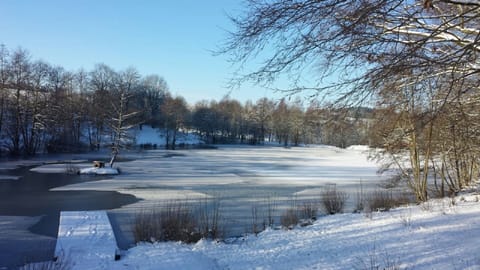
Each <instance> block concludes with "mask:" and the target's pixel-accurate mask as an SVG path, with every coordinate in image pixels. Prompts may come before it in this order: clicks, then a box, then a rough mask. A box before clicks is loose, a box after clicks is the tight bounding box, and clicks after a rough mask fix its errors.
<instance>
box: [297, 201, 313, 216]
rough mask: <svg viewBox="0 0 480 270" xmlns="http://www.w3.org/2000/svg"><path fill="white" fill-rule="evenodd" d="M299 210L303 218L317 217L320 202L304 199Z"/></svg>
mask: <svg viewBox="0 0 480 270" xmlns="http://www.w3.org/2000/svg"><path fill="white" fill-rule="evenodd" d="M298 210H299V212H300V218H301V219H310V220H316V219H317V212H318V204H317V203H316V202H314V201H304V202H303V203H302V205H300V206H299V209H298Z"/></svg>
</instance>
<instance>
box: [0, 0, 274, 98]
mask: <svg viewBox="0 0 480 270" xmlns="http://www.w3.org/2000/svg"><path fill="white" fill-rule="evenodd" d="M242 8H243V7H242V6H241V1H240V0H207V1H199V0H175V1H168V0H0V29H1V34H0V43H3V44H5V45H6V47H7V48H9V49H11V50H13V49H16V48H17V47H22V48H24V49H27V50H28V51H29V52H30V53H31V55H32V57H33V59H43V60H45V61H47V62H49V63H50V64H52V65H58V66H62V67H64V68H66V69H67V70H72V71H75V70H78V69H80V68H84V69H86V70H92V68H93V66H94V65H95V64H97V63H105V64H107V65H109V66H111V67H112V68H114V69H115V70H122V69H125V68H127V67H129V66H133V67H135V68H137V69H138V71H139V72H140V73H141V74H142V75H149V74H158V75H160V76H162V77H164V78H165V80H166V81H167V83H168V84H169V87H170V91H171V92H172V93H173V94H178V95H181V96H183V97H185V98H186V100H187V101H188V102H189V103H191V104H193V103H195V102H197V101H199V100H202V99H207V100H210V99H216V100H220V99H221V98H222V97H223V96H225V95H226V94H227V93H229V91H230V89H228V88H227V87H226V86H227V82H228V80H229V78H231V76H232V73H233V72H234V71H235V68H234V67H232V66H231V64H230V63H228V62H227V61H226V59H227V57H226V56H213V55H212V52H211V51H212V50H215V49H216V48H218V46H219V45H220V44H221V43H222V42H223V41H224V40H225V38H226V30H232V24H231V23H230V21H229V19H228V17H227V14H230V15H235V14H238V13H239V12H240V11H241V10H242ZM230 96H231V97H232V98H235V99H238V100H240V101H242V102H244V101H246V100H247V99H251V100H257V99H259V98H261V97H264V96H268V97H279V96H280V95H279V94H274V93H272V92H271V91H270V90H266V89H263V88H260V87H254V86H251V85H243V86H241V87H240V88H239V89H234V90H233V91H232V92H231V94H230Z"/></svg>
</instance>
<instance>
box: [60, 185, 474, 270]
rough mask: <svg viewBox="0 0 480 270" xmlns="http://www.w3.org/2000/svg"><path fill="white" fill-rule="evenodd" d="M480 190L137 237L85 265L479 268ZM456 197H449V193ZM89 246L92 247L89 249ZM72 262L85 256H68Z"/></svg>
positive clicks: (77, 264)
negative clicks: (364, 210)
mask: <svg viewBox="0 0 480 270" xmlns="http://www.w3.org/2000/svg"><path fill="white" fill-rule="evenodd" d="M479 197H480V194H479V193H474V194H467V195H464V196H460V197H457V198H456V199H443V200H433V201H430V202H428V203H426V204H424V205H420V206H418V205H415V206H406V207H401V208H398V209H394V210H392V211H390V212H378V213H372V214H371V215H365V214H339V215H333V216H324V217H321V218H319V219H318V220H317V221H316V222H315V223H314V224H313V225H312V226H308V227H303V228H295V229H293V230H288V231H286V230H267V231H265V232H262V233H260V234H259V235H258V236H255V235H248V236H245V237H242V238H238V239H230V240H229V241H227V242H226V243H223V242H216V241H210V240H208V241H207V240H202V241H200V242H199V243H197V244H193V245H187V244H181V243H174V242H168V243H155V244H148V243H144V244H139V245H138V246H136V247H133V248H131V249H129V250H128V251H126V253H125V255H124V256H123V257H122V258H121V259H120V260H119V261H112V260H110V261H102V262H101V263H100V262H99V263H97V264H95V263H92V262H88V266H89V267H91V266H92V265H96V266H97V267H96V268H89V269H152V270H153V269H157V270H158V269H231V270H235V269H272V270H274V269H275V270H278V269H436V270H442V269H445V270H447V269H448V270H450V269H469V270H474V269H480V252H479V251H480V249H479V245H478V243H479V242H478V237H479V236H480V202H479ZM453 200H455V201H453ZM90 252H95V249H93V250H90ZM69 263H70V265H73V267H72V269H85V266H86V264H85V263H86V262H84V261H79V260H75V258H69Z"/></svg>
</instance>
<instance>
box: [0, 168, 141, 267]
mask: <svg viewBox="0 0 480 270" xmlns="http://www.w3.org/2000/svg"><path fill="white" fill-rule="evenodd" d="M29 169H30V168H25V167H24V168H20V169H16V170H8V171H0V174H2V175H17V176H21V177H20V178H19V179H18V180H1V179H0V230H1V231H0V269H16V267H18V266H21V265H23V264H25V263H26V262H36V261H45V260H50V259H52V258H53V252H54V250H55V243H56V242H55V237H56V236H57V232H58V222H59V213H60V211H75V210H77V211H82V210H103V209H114V208H119V207H122V206H123V205H126V204H130V203H134V202H137V201H138V199H137V198H135V197H134V196H132V195H125V194H120V193H118V192H110V191H49V189H51V188H54V187H59V186H64V185H68V184H74V183H79V182H87V181H98V180H102V179H105V177H102V178H99V177H98V176H85V175H82V176H80V175H67V174H45V173H35V172H31V171H29ZM6 216H18V217H20V216H30V217H37V216H40V217H41V219H40V220H39V222H37V223H36V224H34V225H33V226H31V227H29V228H28V230H29V231H30V232H32V233H34V235H30V236H29V237H28V239H26V238H21V237H18V236H19V235H28V234H26V232H25V230H26V229H25V228H22V226H20V224H19V226H15V224H13V225H12V224H10V225H9V226H1V225H2V224H7V223H8V222H11V220H12V219H10V218H7V217H6ZM13 220H17V219H13ZM37 235H38V237H37Z"/></svg>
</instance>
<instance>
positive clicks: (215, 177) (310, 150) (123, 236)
mask: <svg viewBox="0 0 480 270" xmlns="http://www.w3.org/2000/svg"><path fill="white" fill-rule="evenodd" d="M365 150H366V149H365V148H362V147H357V148H351V149H339V148H336V147H330V146H312V147H292V148H283V147H277V146H265V147H254V146H220V147H219V148H218V149H215V150H211V149H210V150H208V149H196V150H185V151H166V150H150V151H144V152H140V153H128V154H127V155H126V156H127V158H128V159H131V160H132V161H128V162H122V163H118V164H117V165H118V166H119V167H120V168H121V170H122V174H120V175H117V176H114V177H112V178H111V179H106V180H101V181H95V182H85V183H77V184H71V185H67V186H63V187H58V188H55V189H54V190H58V191H74V190H96V191H118V192H120V193H124V194H131V195H134V196H136V197H137V198H140V199H143V200H142V201H140V202H137V203H134V204H130V205H126V206H124V207H122V208H119V209H115V210H111V211H109V215H110V219H111V220H112V223H113V226H114V229H115V230H116V232H117V241H118V242H119V245H120V247H121V248H124V249H126V248H128V247H130V246H131V245H132V244H133V236H132V234H131V232H130V230H131V227H132V221H133V219H134V217H135V214H136V213H139V212H141V211H144V210H148V209H152V208H154V207H159V206H160V205H162V204H165V203H168V202H171V201H173V200H195V199H204V198H205V197H211V196H216V197H219V198H220V201H221V212H222V217H223V218H222V219H223V223H224V224H225V228H226V234H227V235H229V236H238V235H242V234H243V233H246V232H250V230H251V227H252V224H251V223H252V208H257V209H258V210H259V211H260V212H261V211H262V207H264V204H265V202H266V201H267V200H268V199H273V200H275V202H276V204H277V211H276V218H277V219H278V216H279V215H280V214H281V212H282V210H283V209H285V208H287V207H289V206H290V205H292V203H294V202H296V203H302V202H303V201H305V200H319V197H320V196H319V195H320V193H321V191H322V190H323V189H324V188H325V187H326V186H328V185H331V184H335V185H336V186H337V188H338V189H339V190H342V191H345V192H347V193H348V194H349V195H350V198H349V202H348V205H347V209H348V211H350V210H352V209H353V203H354V201H355V193H356V192H357V191H358V187H359V184H360V182H361V183H362V186H363V189H364V191H365V192H368V190H374V189H377V188H378V187H377V184H378V183H380V182H381V181H382V180H383V178H382V177H381V176H379V175H378V174H377V170H378V165H377V164H376V163H375V162H372V161H369V160H368V158H367V153H366V151H365ZM78 166H90V164H79V165H78ZM37 170H38V171H54V170H55V167H54V166H52V165H47V166H42V167H39V168H37Z"/></svg>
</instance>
